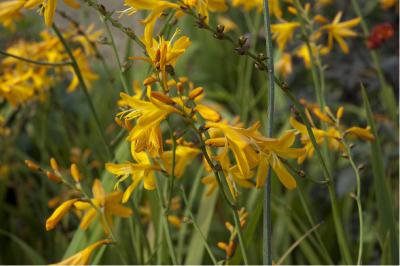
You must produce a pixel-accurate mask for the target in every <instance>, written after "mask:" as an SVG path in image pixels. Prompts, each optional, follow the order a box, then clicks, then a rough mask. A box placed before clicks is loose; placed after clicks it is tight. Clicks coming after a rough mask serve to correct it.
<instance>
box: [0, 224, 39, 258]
mask: <svg viewBox="0 0 400 266" xmlns="http://www.w3.org/2000/svg"><path fill="white" fill-rule="evenodd" d="M0 235H4V236H6V237H9V238H10V239H11V240H12V241H14V242H15V243H16V244H18V246H20V247H21V249H22V250H23V251H24V253H25V254H26V257H27V258H29V260H30V261H31V262H32V264H37V265H44V264H46V261H45V260H44V259H43V258H42V257H41V256H40V255H39V253H37V252H36V251H35V250H34V249H33V248H31V246H29V245H28V244H26V243H25V242H24V241H23V240H22V239H20V238H19V237H17V236H15V235H13V234H11V233H9V232H6V231H4V230H3V229H0Z"/></svg>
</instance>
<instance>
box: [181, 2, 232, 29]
mask: <svg viewBox="0 0 400 266" xmlns="http://www.w3.org/2000/svg"><path fill="white" fill-rule="evenodd" d="M183 3H184V4H185V5H187V6H189V7H192V8H195V9H196V11H197V13H199V14H200V15H201V18H204V21H205V22H206V23H207V24H208V21H209V14H208V11H211V12H224V11H225V10H227V9H228V6H227V4H226V1H225V0H183Z"/></svg>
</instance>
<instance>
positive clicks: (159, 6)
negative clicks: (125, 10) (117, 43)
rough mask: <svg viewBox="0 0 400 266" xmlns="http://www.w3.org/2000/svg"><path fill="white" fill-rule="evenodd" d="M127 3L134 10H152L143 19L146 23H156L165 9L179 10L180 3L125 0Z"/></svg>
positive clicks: (159, 0) (158, 0)
mask: <svg viewBox="0 0 400 266" xmlns="http://www.w3.org/2000/svg"><path fill="white" fill-rule="evenodd" d="M125 5H128V6H130V7H132V8H133V9H134V10H150V11H151V12H150V14H149V15H148V16H147V18H145V19H144V20H142V22H143V23H146V24H147V23H155V21H156V19H157V18H158V17H159V16H160V15H161V14H162V13H163V12H164V10H165V9H169V8H174V9H177V10H179V5H177V4H175V3H171V2H169V1H162V0H125Z"/></svg>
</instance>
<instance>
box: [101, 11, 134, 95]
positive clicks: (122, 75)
mask: <svg viewBox="0 0 400 266" xmlns="http://www.w3.org/2000/svg"><path fill="white" fill-rule="evenodd" d="M100 19H101V21H102V22H103V24H104V26H105V28H106V30H107V34H108V37H110V40H111V46H112V49H113V52H114V56H115V59H116V60H117V64H118V74H119V78H120V80H121V84H122V87H123V88H124V91H125V92H126V93H129V89H128V84H126V80H125V77H124V74H123V73H122V65H121V60H120V59H119V55H118V50H117V46H116V45H115V41H114V37H113V35H112V32H111V30H110V26H109V25H108V22H107V20H106V18H105V17H104V16H102V15H101V14H100Z"/></svg>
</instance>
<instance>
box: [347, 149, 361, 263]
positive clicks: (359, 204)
mask: <svg viewBox="0 0 400 266" xmlns="http://www.w3.org/2000/svg"><path fill="white" fill-rule="evenodd" d="M342 143H343V146H344V147H345V149H346V155H347V156H348V159H349V162H350V165H351V167H352V168H353V170H354V173H355V175H356V180H357V189H356V195H355V197H354V198H355V200H356V202H357V207H358V223H359V230H360V231H359V240H358V241H359V244H358V257H357V265H361V263H362V262H361V260H362V255H363V243H364V219H363V210H362V205H361V177H360V171H359V169H358V167H357V165H356V164H355V162H354V160H353V157H352V155H351V150H350V147H349V145H348V144H347V143H346V142H345V141H342Z"/></svg>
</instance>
